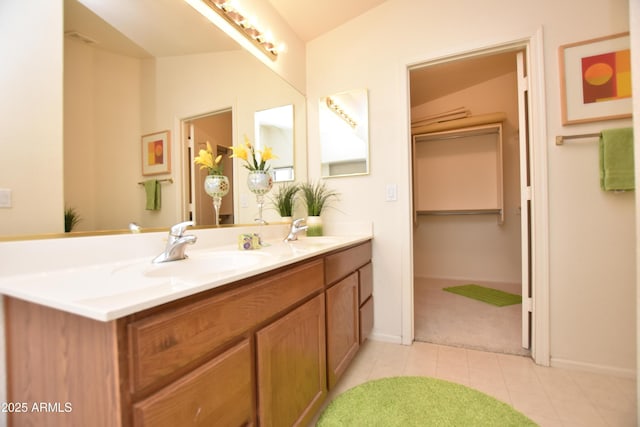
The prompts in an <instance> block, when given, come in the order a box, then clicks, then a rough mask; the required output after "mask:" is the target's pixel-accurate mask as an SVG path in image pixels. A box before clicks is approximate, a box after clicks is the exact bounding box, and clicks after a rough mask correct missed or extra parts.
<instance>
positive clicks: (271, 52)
mask: <svg viewBox="0 0 640 427" xmlns="http://www.w3.org/2000/svg"><path fill="white" fill-rule="evenodd" d="M203 3H204V4H206V5H207V6H209V8H210V9H211V10H213V11H214V12H216V13H217V14H218V15H220V16H221V17H222V18H224V20H225V21H227V22H228V23H229V24H231V26H233V27H234V28H235V29H236V30H238V32H240V34H242V35H244V36H245V37H246V38H247V39H248V40H249V41H250V42H252V43H253V44H254V45H255V46H256V47H258V49H260V50H261V51H262V52H263V53H265V54H266V55H267V56H268V57H269V58H271V59H272V60H274V61H275V60H276V59H277V58H278V49H277V48H276V46H275V44H274V42H273V40H271V37H269V36H267V34H265V33H264V32H262V31H260V30H259V29H258V28H256V26H255V25H254V24H252V23H251V22H250V19H249V18H248V17H246V16H244V15H243V13H242V12H241V11H240V10H239V9H238V8H237V7H235V6H234V5H233V3H235V2H233V1H229V0H203Z"/></svg>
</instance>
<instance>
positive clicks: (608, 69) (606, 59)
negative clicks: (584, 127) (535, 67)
mask: <svg viewBox="0 0 640 427" xmlns="http://www.w3.org/2000/svg"><path fill="white" fill-rule="evenodd" d="M558 56H559V58H558V59H559V63H560V89H561V94H560V96H561V102H562V124H563V125H570V124H576V123H587V122H594V121H599V120H613V119H623V118H627V117H631V109H632V106H631V101H632V100H631V50H630V48H629V33H628V32H627V33H620V34H614V35H612V36H607V37H600V38H597V39H591V40H586V41H582V42H577V43H571V44H566V45H563V46H560V48H559V49H558Z"/></svg>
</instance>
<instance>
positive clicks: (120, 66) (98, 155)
mask: <svg viewBox="0 0 640 427" xmlns="http://www.w3.org/2000/svg"><path fill="white" fill-rule="evenodd" d="M142 70H143V67H142V61H141V60H140V59H138V58H132V57H127V56H123V55H117V54H113V53H109V52H106V51H104V50H102V49H96V48H93V47H90V46H87V45H85V44H83V43H80V42H77V41H74V40H68V39H65V68H64V81H65V86H64V164H65V167H64V197H65V204H66V205H67V206H69V207H74V208H75V209H76V211H77V212H78V213H79V214H80V216H81V217H82V221H81V222H80V223H79V224H78V227H77V228H76V229H74V231H84V230H110V229H123V228H126V227H127V224H128V223H129V222H132V221H140V219H141V211H142V210H144V208H145V204H144V203H145V199H144V188H143V187H142V186H141V185H138V184H137V183H138V182H139V181H141V179H142V177H141V174H140V168H141V161H140V156H141V154H140V136H141V134H140V128H141V113H142V110H143V108H142V102H143V97H142V92H141V82H142V79H143V75H142Z"/></svg>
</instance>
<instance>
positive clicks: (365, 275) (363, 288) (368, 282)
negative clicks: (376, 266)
mask: <svg viewBox="0 0 640 427" xmlns="http://www.w3.org/2000/svg"><path fill="white" fill-rule="evenodd" d="M358 273H359V274H360V304H362V303H363V302H365V301H366V300H367V298H369V297H370V296H371V294H373V265H372V264H371V263H369V264H367V265H365V266H364V267H362V268H361V269H360V270H358Z"/></svg>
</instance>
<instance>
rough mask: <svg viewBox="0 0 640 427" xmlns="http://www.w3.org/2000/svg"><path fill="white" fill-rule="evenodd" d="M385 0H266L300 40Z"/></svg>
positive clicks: (318, 34)
mask: <svg viewBox="0 0 640 427" xmlns="http://www.w3.org/2000/svg"><path fill="white" fill-rule="evenodd" d="M385 1H386V0H269V3H271V5H272V6H273V7H274V8H275V9H276V10H277V11H278V13H279V14H280V16H282V17H283V18H284V20H285V21H287V22H288V23H289V26H290V27H291V29H292V30H293V31H294V32H295V33H296V34H297V35H298V37H299V38H300V39H301V40H302V41H303V42H308V41H309V40H313V39H314V38H316V37H318V36H320V35H321V34H324V33H326V32H327V31H329V30H332V29H334V28H336V27H338V26H340V25H341V24H344V23H345V22H347V21H349V20H351V19H353V18H355V17H356V16H358V15H361V14H363V13H365V12H366V11H368V10H369V9H373V8H374V7H376V6H378V5H380V4H382V3H384V2H385Z"/></svg>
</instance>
